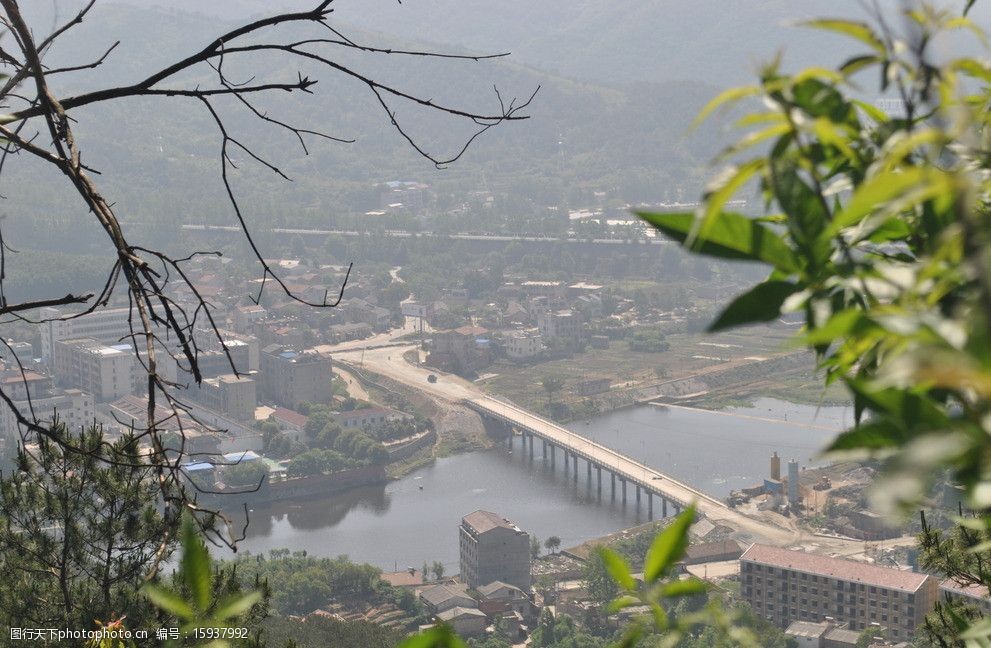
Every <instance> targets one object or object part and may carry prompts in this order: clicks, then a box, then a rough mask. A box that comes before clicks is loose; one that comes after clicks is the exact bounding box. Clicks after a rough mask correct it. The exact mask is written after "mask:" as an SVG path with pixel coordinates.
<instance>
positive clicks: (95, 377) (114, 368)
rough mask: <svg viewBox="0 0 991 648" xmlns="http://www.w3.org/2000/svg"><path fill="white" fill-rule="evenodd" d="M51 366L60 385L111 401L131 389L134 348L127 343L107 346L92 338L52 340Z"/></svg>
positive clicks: (95, 397) (133, 376) (128, 392)
mask: <svg viewBox="0 0 991 648" xmlns="http://www.w3.org/2000/svg"><path fill="white" fill-rule="evenodd" d="M53 351H54V354H53V358H52V360H53V366H54V370H55V376H56V377H57V380H58V382H59V384H60V385H63V386H66V387H76V388H78V389H82V390H83V391H85V392H89V393H90V394H93V398H94V399H96V400H97V401H98V402H105V401H113V400H117V399H118V398H123V397H124V396H127V395H128V394H130V393H131V392H132V391H133V389H134V382H135V375H134V372H135V365H136V364H138V363H136V361H135V357H134V350H133V349H132V348H131V347H130V346H129V345H117V346H107V345H105V344H102V343H101V342H98V341H97V340H92V339H81V340H75V339H65V340H58V341H56V342H55V346H54V349H53Z"/></svg>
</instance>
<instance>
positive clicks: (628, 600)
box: [607, 594, 642, 614]
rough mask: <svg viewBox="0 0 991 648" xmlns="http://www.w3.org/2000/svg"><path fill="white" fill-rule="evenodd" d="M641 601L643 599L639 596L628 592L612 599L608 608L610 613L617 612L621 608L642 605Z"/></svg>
mask: <svg viewBox="0 0 991 648" xmlns="http://www.w3.org/2000/svg"><path fill="white" fill-rule="evenodd" d="M641 603H642V601H641V600H640V599H638V598H637V597H635V596H631V595H629V594H626V595H624V596H620V597H618V598H616V599H613V600H612V601H610V602H609V607H608V608H607V609H608V610H609V613H610V614H615V613H616V612H619V611H620V610H623V609H626V608H628V607H633V606H634V605H640V604H641Z"/></svg>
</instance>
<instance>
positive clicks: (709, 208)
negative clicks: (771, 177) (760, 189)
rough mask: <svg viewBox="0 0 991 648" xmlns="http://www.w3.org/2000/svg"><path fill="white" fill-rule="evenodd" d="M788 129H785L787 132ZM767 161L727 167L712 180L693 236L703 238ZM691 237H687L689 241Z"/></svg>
mask: <svg viewBox="0 0 991 648" xmlns="http://www.w3.org/2000/svg"><path fill="white" fill-rule="evenodd" d="M787 130H788V129H786V130H785V132H787ZM766 166H767V163H766V162H765V161H764V159H763V158H757V159H754V160H750V161H749V162H746V163H745V164H743V165H742V166H738V167H731V168H729V169H727V170H726V171H725V172H724V173H723V174H720V177H719V178H717V179H716V180H714V181H713V183H712V186H710V187H708V188H706V192H705V196H704V203H703V204H704V211H703V212H702V219H701V220H700V221H699V222H698V229H697V230H696V231H695V232H693V236H697V237H698V238H700V239H705V238H706V237H707V235H708V234H709V230H710V229H711V228H712V227H713V224H714V223H715V222H716V219H717V218H719V214H720V213H722V209H723V206H724V205H725V204H726V203H727V202H728V201H729V199H730V198H732V197H733V196H734V195H736V192H738V191H739V190H740V189H741V188H742V187H743V185H745V184H746V183H747V182H748V181H749V180H750V179H751V178H752V177H753V176H754V174H756V173H757V172H758V171H760V170H761V169H763V168H765V167H766ZM691 240H692V239H689V242H691Z"/></svg>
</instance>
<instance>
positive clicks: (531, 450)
mask: <svg viewBox="0 0 991 648" xmlns="http://www.w3.org/2000/svg"><path fill="white" fill-rule="evenodd" d="M523 442H524V443H526V437H524V438H523ZM530 460H531V461H532V460H533V435H532V434H531V435H530Z"/></svg>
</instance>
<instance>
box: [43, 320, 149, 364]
mask: <svg viewBox="0 0 991 648" xmlns="http://www.w3.org/2000/svg"><path fill="white" fill-rule="evenodd" d="M67 315H69V313H67V312H63V311H62V310H61V309H58V308H52V307H46V308H42V309H40V311H39V317H40V318H41V319H42V320H44V321H43V323H42V324H41V359H42V360H44V361H45V362H51V358H52V355H53V354H54V353H55V343H56V342H58V341H59V340H70V339H72V340H78V339H83V338H88V339H91V340H96V341H97V342H102V343H103V344H119V343H120V342H121V340H123V339H125V338H126V337H127V336H129V335H130V334H131V327H130V324H129V321H130V317H131V311H130V309H128V308H105V309H99V310H95V311H93V312H92V313H88V314H86V315H84V316H82V317H77V318H75V319H58V318H60V317H65V316H67Z"/></svg>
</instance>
